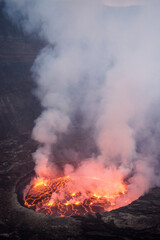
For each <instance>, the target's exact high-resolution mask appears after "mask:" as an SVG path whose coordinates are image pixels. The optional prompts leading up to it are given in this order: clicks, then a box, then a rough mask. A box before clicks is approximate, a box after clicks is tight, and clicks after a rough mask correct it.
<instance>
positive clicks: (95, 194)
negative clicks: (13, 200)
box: [24, 176, 127, 217]
mask: <svg viewBox="0 0 160 240" xmlns="http://www.w3.org/2000/svg"><path fill="white" fill-rule="evenodd" d="M83 178H84V177H80V176H79V177H76V178H75V177H70V176H65V177H59V178H56V179H47V178H34V180H32V182H31V183H30V185H29V186H27V188H26V189H25V193H24V205H25V206H27V207H28V208H31V209H33V210H35V211H37V212H41V213H45V214H46V215H55V216H61V217H64V216H73V215H85V214H87V213H96V212H104V211H110V210H112V209H115V208H118V207H119V206H117V204H116V201H117V199H119V198H122V197H123V196H124V195H125V194H126V193H127V186H126V184H125V183H124V182H123V181H118V182H116V181H115V182H112V183H110V184H107V183H106V182H105V181H104V180H103V179H99V178H96V177H93V178H91V177H88V179H87V177H85V178H86V181H89V184H88V187H86V186H85V187H82V186H81V185H80V187H79V183H81V182H83V180H84V179H83Z"/></svg>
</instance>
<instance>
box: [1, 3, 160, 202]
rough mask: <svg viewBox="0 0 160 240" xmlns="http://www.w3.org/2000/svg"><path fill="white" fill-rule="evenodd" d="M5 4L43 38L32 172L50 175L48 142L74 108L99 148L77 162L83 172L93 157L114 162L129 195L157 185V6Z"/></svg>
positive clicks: (37, 66)
mask: <svg viewBox="0 0 160 240" xmlns="http://www.w3.org/2000/svg"><path fill="white" fill-rule="evenodd" d="M5 2H6V11H7V13H8V15H9V16H10V17H11V18H12V20H13V21H14V22H16V23H17V24H20V25H21V26H22V27H23V29H24V31H25V32H27V33H28V34H31V33H34V32H36V33H37V34H38V36H39V37H40V38H41V39H43V40H45V42H46V47H45V48H44V49H43V50H42V51H41V52H40V53H39V55H38V56H37V58H36V60H35V62H34V65H33V67H32V72H33V76H34V79H35V81H36V83H37V90H36V95H37V96H38V98H39V100H40V102H41V105H42V107H43V112H42V114H41V115H40V116H39V118H38V119H37V120H36V121H35V127H34V129H33V138H34V139H35V140H36V141H38V142H39V143H40V144H41V146H40V147H39V148H38V150H37V151H36V153H35V154H34V158H35V160H36V164H37V166H36V171H37V174H39V175H45V174H47V175H48V174H50V175H54V174H56V173H57V171H58V170H54V174H53V171H52V170H51V167H50V163H49V159H50V156H51V155H52V147H53V145H54V144H56V142H57V139H58V137H59V136H60V135H62V134H64V133H67V132H68V131H69V127H70V126H71V125H72V121H73V119H74V116H75V113H77V112H78V113H80V115H82V116H83V123H82V125H83V128H84V129H88V128H90V127H91V128H92V129H93V132H94V141H95V142H96V145H97V147H98V149H99V154H98V155H97V156H94V154H93V156H94V157H92V156H91V157H90V158H92V159H87V160H85V161H83V162H82V163H81V168H82V169H85V167H82V165H83V164H84V166H87V165H89V166H90V167H89V169H90V170H91V168H92V167H91V166H92V162H96V163H100V164H103V166H104V168H112V167H111V166H115V167H116V168H117V169H118V170H119V171H120V172H121V174H122V176H123V177H124V178H126V177H127V176H130V178H129V180H128V181H129V194H130V195H134V196H135V194H136V196H137V197H138V196H140V195H141V194H143V193H144V192H146V191H148V189H149V188H151V187H154V186H159V185H160V173H159V171H158V169H160V163H159V154H160V151H159V143H160V124H159V121H160V116H159V115H160V114H159V104H160V91H159V81H160V70H159V69H160V67H159V66H160V47H159V42H160V26H159V21H160V16H159V10H160V4H159V3H158V2H157V1H155V2H154V1H152V3H153V2H154V3H155V4H152V5H147V4H146V5H145V4H144V2H145V1H139V2H141V4H140V5H141V6H137V5H136V3H137V2H136V1H129V0H128V1H119V2H121V4H120V5H121V6H124V5H125V6H126V5H127V6H128V5H134V7H133V6H130V7H125V8H121V7H118V6H119V4H118V5H117V2H118V1H113V4H112V6H115V5H116V6H117V7H115V8H114V7H111V6H107V5H110V2H111V1H103V3H102V1H98V0H93V1H91V0H87V1H84V0H81V1H80V0H70V1H69V0H68V1H67V0H66V1H65V0H59V1H57V0H45V1H42V0H34V1H33V0H23V1H19V0H6V1H5ZM104 2H105V4H104ZM146 2H147V1H146ZM148 2H149V1H148ZM85 164H86V165H85ZM52 165H53V166H52V167H53V168H52V169H55V168H56V167H55V164H53V163H52ZM66 168H67V169H68V165H67V167H65V170H64V171H66ZM69 169H72V167H71V166H70V167H69ZM76 171H77V170H76ZM88 171H89V170H88ZM71 172H73V169H72V171H71ZM86 174H87V173H86ZM88 174H89V173H88ZM98 175H100V174H99V173H98Z"/></svg>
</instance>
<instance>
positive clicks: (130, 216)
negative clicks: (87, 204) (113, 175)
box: [0, 1, 160, 240]
mask: <svg viewBox="0 0 160 240" xmlns="http://www.w3.org/2000/svg"><path fill="white" fill-rule="evenodd" d="M2 8H3V4H2V1H1V2H0V164H1V168H0V183H1V184H0V239H1V240H3V239H10V240H21V239H22V240H45V239H46V240H47V239H48V240H61V239H62V240H65V239H67V240H85V239H90V240H93V239H103V240H104V239H111V240H112V239H114V240H120V239H124V240H127V239H145V240H147V239H150V240H151V239H157V240H158V239H160V188H155V189H152V190H151V191H150V192H149V193H148V194H146V195H145V196H143V197H141V198H140V199H138V200H137V201H135V202H133V203H132V204H130V205H129V206H126V207H123V208H120V209H117V210H114V211H112V212H108V213H103V214H92V215H87V216H79V217H78V216H76V217H72V218H59V217H54V216H46V215H44V214H40V213H36V212H34V211H33V210H30V209H27V208H25V207H23V206H21V205H20V203H19V202H18V200H17V195H16V192H15V190H16V184H17V182H19V181H20V179H22V178H23V177H24V176H25V175H26V174H28V173H29V172H31V171H32V170H33V169H34V163H33V160H32V152H34V151H35V149H36V143H35V142H34V141H32V140H31V136H30V134H31V130H32V127H33V123H34V119H36V117H37V116H38V115H39V113H40V105H39V103H38V101H37V100H36V98H35V97H34V96H33V95H32V93H31V92H32V90H33V88H34V87H35V86H34V83H33V81H32V79H31V74H30V67H31V65H32V63H33V61H34V59H35V57H36V55H37V53H38V52H39V50H40V49H41V48H42V45H43V44H42V43H40V42H36V41H35V39H34V40H33V39H29V38H28V37H25V36H24V35H23V33H21V32H20V31H19V30H18V29H17V28H16V27H15V26H13V25H12V23H10V22H9V20H8V19H6V17H5V16H4V14H3V12H2ZM74 134H75V133H74ZM74 134H73V136H72V137H74V136H75V135H74ZM76 139H77V142H78V144H79V142H82V141H83V137H82V138H77V137H76ZM75 147H76V146H75Z"/></svg>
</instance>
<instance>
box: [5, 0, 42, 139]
mask: <svg viewBox="0 0 160 240" xmlns="http://www.w3.org/2000/svg"><path fill="white" fill-rule="evenodd" d="M3 7H4V5H3V3H2V2H1V3H0V139H4V138H8V137H14V136H17V135H22V134H30V132H31V129H32V127H33V121H34V119H35V118H36V117H37V116H38V115H39V113H40V106H39V103H38V101H37V100H36V98H35V97H34V96H33V95H32V93H31V92H32V90H33V89H34V87H35V86H34V83H33V80H32V78H31V72H30V68H31V66H32V64H33V61H34V59H35V57H36V55H37V54H38V52H39V51H40V49H41V48H42V43H39V42H37V41H35V40H31V39H30V38H28V37H25V36H24V35H23V33H22V32H20V31H19V30H18V29H17V28H16V27H15V26H13V25H12V24H11V23H10V22H9V20H8V19H7V18H6V16H5V14H4V12H3Z"/></svg>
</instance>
